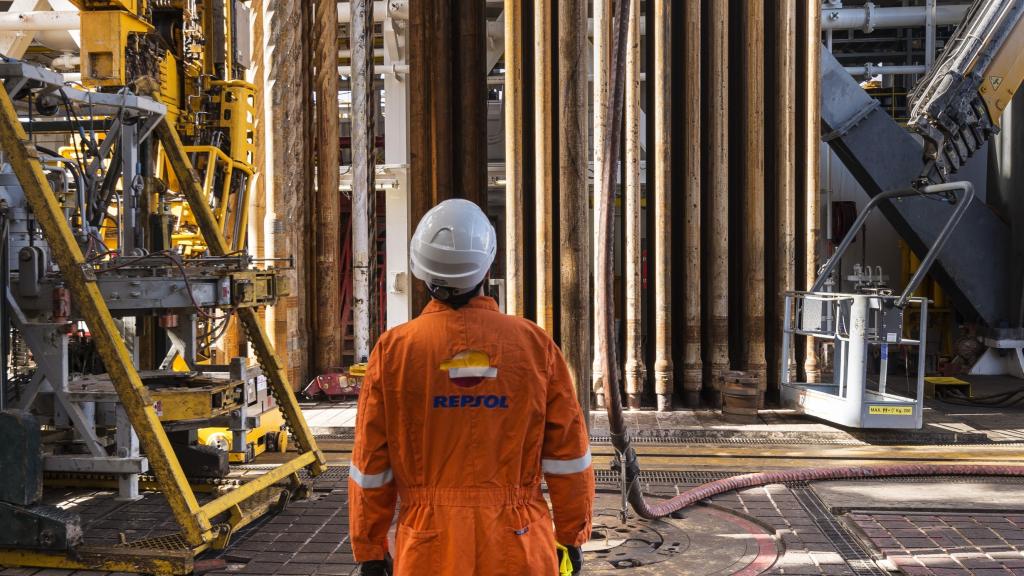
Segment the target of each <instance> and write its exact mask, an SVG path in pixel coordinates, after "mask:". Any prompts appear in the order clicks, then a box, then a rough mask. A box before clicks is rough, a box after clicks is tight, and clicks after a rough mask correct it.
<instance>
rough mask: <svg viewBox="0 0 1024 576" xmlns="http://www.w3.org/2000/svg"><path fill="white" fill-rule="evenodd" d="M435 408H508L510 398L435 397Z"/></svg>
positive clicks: (456, 395)
mask: <svg viewBox="0 0 1024 576" xmlns="http://www.w3.org/2000/svg"><path fill="white" fill-rule="evenodd" d="M434 408H508V396H495V395H479V396H475V395H472V394H462V395H458V394H453V395H451V396H434Z"/></svg>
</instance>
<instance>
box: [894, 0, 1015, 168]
mask: <svg viewBox="0 0 1024 576" xmlns="http://www.w3.org/2000/svg"><path fill="white" fill-rule="evenodd" d="M1022 15H1024V0H978V1H976V2H975V3H974V4H973V5H972V6H971V8H970V10H969V11H968V13H967V16H966V17H965V19H964V21H963V23H962V24H960V26H959V27H958V28H957V30H956V33H955V34H954V35H953V37H952V38H951V39H950V41H949V43H948V44H947V46H946V49H945V50H944V51H943V53H942V57H941V58H940V59H939V60H938V61H937V62H936V63H935V66H934V67H932V69H931V71H930V72H929V73H928V75H927V76H925V77H924V78H923V79H922V80H921V81H920V82H919V83H918V84H917V87H916V88H915V89H914V92H913V93H912V94H911V111H910V121H909V123H908V124H909V126H910V127H911V128H912V129H913V130H914V131H915V132H917V133H918V134H920V135H921V136H923V137H924V140H925V146H924V154H925V169H924V173H923V174H922V177H923V178H926V179H928V180H931V181H932V182H938V181H943V182H944V181H946V180H947V179H948V178H949V176H950V174H952V173H954V172H956V171H957V170H958V169H959V168H960V166H962V165H963V164H964V163H965V162H966V161H967V159H968V158H970V157H971V156H972V155H973V154H974V153H975V152H976V151H977V150H978V149H979V148H981V146H982V145H984V144H985V142H987V141H988V139H989V138H990V137H991V136H992V135H993V134H995V133H996V132H998V131H999V122H1000V117H1001V116H1002V113H1003V110H1004V109H1005V108H1006V106H1007V105H1009V103H1010V100H1011V99H1012V98H1013V94H1014V93H1015V92H1016V91H1017V89H1018V88H1019V87H1020V84H1021V80H1024V18H1022Z"/></svg>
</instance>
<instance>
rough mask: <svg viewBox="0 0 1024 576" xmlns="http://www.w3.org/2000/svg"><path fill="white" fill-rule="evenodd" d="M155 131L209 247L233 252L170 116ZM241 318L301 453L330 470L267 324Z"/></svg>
mask: <svg viewBox="0 0 1024 576" xmlns="http://www.w3.org/2000/svg"><path fill="white" fill-rule="evenodd" d="M155 132H156V136H157V138H158V139H159V140H160V143H161V144H162V145H163V150H164V154H165V155H166V156H167V159H168V160H169V161H170V164H171V169H172V170H174V175H175V176H177V178H178V183H179V184H180V186H181V192H182V193H183V194H184V195H185V199H186V200H188V204H189V207H191V208H192V214H193V215H194V216H195V219H196V222H197V223H198V224H199V230H200V231H201V232H202V233H203V238H204V239H205V240H206V245H207V246H209V249H210V252H211V253H212V254H213V255H214V256H224V255H226V254H228V253H229V252H231V247H230V245H229V244H228V243H227V240H225V239H224V235H223V234H221V230H220V224H218V223H217V219H216V217H214V215H213V210H211V209H210V204H209V203H208V202H207V199H206V196H205V195H204V194H203V187H202V185H201V184H200V181H199V176H198V175H197V174H196V172H195V170H193V168H192V164H191V162H189V159H188V156H187V155H186V154H185V148H184V146H183V145H182V143H181V139H180V138H178V133H177V132H176V131H175V130H174V127H173V126H171V124H170V120H168V119H167V118H166V117H165V118H164V120H163V121H162V122H160V123H159V124H157V126H156V130H155ZM238 317H239V319H240V320H241V321H242V325H243V326H244V327H245V332H246V334H247V335H248V337H249V342H251V343H252V345H253V349H254V350H255V352H256V358H257V360H259V363H260V366H262V367H263V374H264V375H266V377H267V380H268V381H269V382H270V385H271V387H272V389H273V391H274V393H275V394H276V395H277V402H278V407H279V408H280V409H281V412H282V413H283V415H284V419H285V422H286V423H287V424H288V425H289V426H290V427H291V431H292V434H293V435H294V436H295V442H296V445H297V447H298V449H299V452H313V453H314V455H315V458H313V459H312V461H311V462H310V464H309V470H310V473H312V474H313V475H318V474H321V473H323V472H324V471H325V470H326V469H327V461H326V460H325V459H324V455H323V453H322V452H321V451H320V449H319V448H317V445H316V440H315V439H314V438H313V434H312V432H310V429H309V425H308V424H307V423H306V419H305V418H304V417H303V416H302V411H301V410H300V409H299V403H298V401H297V400H296V399H295V391H294V390H292V387H291V385H290V384H289V383H288V376H287V374H285V370H284V366H283V365H282V364H281V360H280V359H279V358H278V356H277V354H276V353H275V352H274V347H273V345H272V344H271V343H270V338H269V337H268V336H267V332H266V330H265V329H264V328H263V324H262V323H261V322H260V320H259V317H258V316H257V315H256V309H255V308H240V309H239V310H238Z"/></svg>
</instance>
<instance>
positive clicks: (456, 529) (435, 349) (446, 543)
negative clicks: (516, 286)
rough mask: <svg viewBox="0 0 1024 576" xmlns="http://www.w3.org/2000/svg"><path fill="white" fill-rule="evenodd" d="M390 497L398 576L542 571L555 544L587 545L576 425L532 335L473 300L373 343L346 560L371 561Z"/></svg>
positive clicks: (551, 561)
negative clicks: (546, 495) (546, 494)
mask: <svg viewBox="0 0 1024 576" xmlns="http://www.w3.org/2000/svg"><path fill="white" fill-rule="evenodd" d="M542 474H543V476H544V479H545V480H546V481H547V485H548V492H549V495H550V497H551V504H552V508H553V516H554V531H553V530H552V514H551V513H550V512H549V511H548V506H547V504H546V503H545V501H544V497H543V495H542V493H541V488H540V483H541V475H542ZM396 499H397V500H400V502H401V506H400V513H399V517H398V529H397V539H396V540H397V542H396V546H395V548H396V549H395V550H391V554H392V556H394V558H395V573H396V574H397V575H398V576H408V575H419V574H423V575H438V574H458V575H470V574H486V575H488V576H491V575H515V576H521V575H530V576H544V575H552V576H554V575H556V574H557V573H558V568H557V561H556V552H555V541H556V539H557V541H558V542H560V543H562V544H564V545H570V546H580V545H582V544H583V543H584V542H586V541H587V539H588V538H589V537H590V520H591V509H592V506H593V502H594V472H593V468H592V466H591V463H590V445H589V439H588V436H587V430H586V424H585V421H584V418H583V413H582V410H581V409H580V406H579V404H578V402H577V401H576V393H575V390H574V388H573V385H572V382H571V379H570V376H569V372H568V368H567V366H566V364H565V359H564V358H563V357H562V354H561V351H559V350H558V348H557V347H556V346H555V344H554V342H552V340H551V338H550V337H548V335H547V334H546V333H545V332H544V331H543V330H541V329H540V328H538V327H537V326H536V325H534V324H532V323H531V322H529V321H526V320H523V319H521V318H517V317H514V316H506V315H504V314H502V313H501V312H500V311H499V310H498V307H497V305H496V304H495V302H494V300H492V299H491V298H486V297H477V298H474V299H473V300H471V301H470V302H469V303H467V304H466V305H465V306H463V307H462V308H460V309H458V310H453V309H451V308H449V307H448V306H446V305H444V304H443V303H441V302H438V301H436V300H435V301H432V302H431V303H430V304H429V305H428V306H427V307H426V308H425V309H424V311H423V314H422V315H421V316H420V317H419V318H417V319H415V320H412V321H411V322H408V323H406V324H404V325H402V326H399V327H397V328H395V329H393V330H390V331H388V332H386V333H385V334H383V335H382V336H381V338H380V341H379V342H378V343H377V345H376V347H374V349H373V353H372V354H371V355H370V360H369V365H368V367H367V371H366V377H365V379H364V380H363V386H362V391H361V393H360V396H359V413H358V417H357V425H356V436H355V447H354V449H353V451H352V465H351V467H350V469H349V528H350V535H351V541H352V552H353V554H354V555H355V558H356V560H357V561H358V562H365V561H368V560H379V559H382V558H384V554H385V551H387V550H388V530H389V528H390V526H391V521H392V519H393V518H394V510H395V504H396Z"/></svg>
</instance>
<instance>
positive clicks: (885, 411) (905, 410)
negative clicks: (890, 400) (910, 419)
mask: <svg viewBox="0 0 1024 576" xmlns="http://www.w3.org/2000/svg"><path fill="white" fill-rule="evenodd" d="M868 414H878V415H880V416H913V415H914V407H913V406H868Z"/></svg>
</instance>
